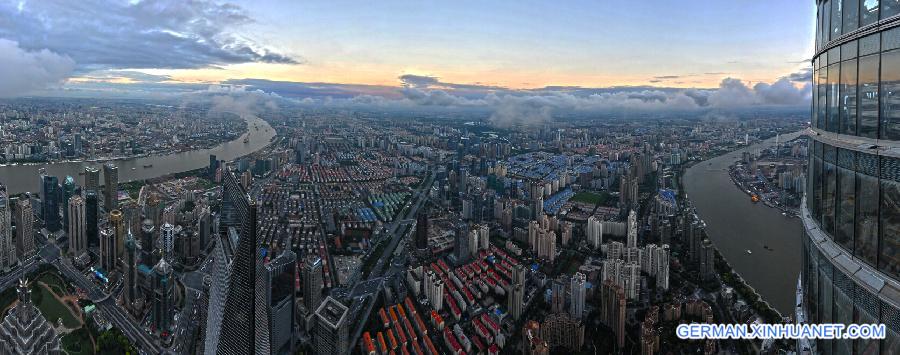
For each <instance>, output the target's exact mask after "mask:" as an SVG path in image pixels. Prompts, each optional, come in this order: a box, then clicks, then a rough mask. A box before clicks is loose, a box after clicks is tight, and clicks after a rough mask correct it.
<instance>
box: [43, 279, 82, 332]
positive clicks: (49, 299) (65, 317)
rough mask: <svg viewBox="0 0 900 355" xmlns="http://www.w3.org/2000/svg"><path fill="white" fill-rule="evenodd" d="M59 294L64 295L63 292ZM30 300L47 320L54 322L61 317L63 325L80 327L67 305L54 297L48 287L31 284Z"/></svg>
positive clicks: (70, 327) (72, 327) (73, 327)
mask: <svg viewBox="0 0 900 355" xmlns="http://www.w3.org/2000/svg"><path fill="white" fill-rule="evenodd" d="M61 296H65V293H63V294H62V295H61ZM31 301H32V302H34V305H35V306H37V308H38V309H39V310H41V314H43V315H44V318H46V319H47V321H48V322H51V323H53V324H56V320H57V319H62V323H63V326H65V327H66V328H69V329H75V328H79V327H81V322H80V321H79V320H78V319H77V318H75V315H73V314H72V310H71V309H70V308H69V306H66V305H65V304H63V302H61V301H60V300H59V299H57V298H56V297H54V293H53V292H52V291H50V288H48V287H45V286H44V285H41V284H38V283H37V282H35V283H32V284H31Z"/></svg>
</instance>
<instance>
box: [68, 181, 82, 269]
mask: <svg viewBox="0 0 900 355" xmlns="http://www.w3.org/2000/svg"><path fill="white" fill-rule="evenodd" d="M67 207H68V208H67V211H66V216H67V218H66V219H67V220H68V221H69V229H68V231H67V232H66V233H67V234H68V236H69V255H71V256H72V258H73V259H74V258H78V257H80V256H81V255H83V254H84V253H86V252H87V232H86V231H85V221H86V219H85V210H84V199H83V198H81V196H73V197H72V198H71V199H69V205H68V206H67Z"/></svg>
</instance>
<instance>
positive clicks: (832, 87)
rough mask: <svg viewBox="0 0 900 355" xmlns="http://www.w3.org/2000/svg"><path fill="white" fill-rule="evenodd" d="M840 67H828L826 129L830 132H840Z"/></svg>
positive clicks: (836, 65)
mask: <svg viewBox="0 0 900 355" xmlns="http://www.w3.org/2000/svg"><path fill="white" fill-rule="evenodd" d="M840 72H841V70H840V66H839V65H838V64H832V65H829V66H828V89H827V93H826V94H827V95H828V98H827V100H828V122H826V123H825V125H826V126H825V129H826V130H827V131H829V132H837V131H838V115H839V114H840V101H841V100H840V97H839V96H838V94H839V93H838V84H839V82H838V78H839V75H840Z"/></svg>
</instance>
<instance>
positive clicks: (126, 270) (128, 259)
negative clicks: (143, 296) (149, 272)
mask: <svg viewBox="0 0 900 355" xmlns="http://www.w3.org/2000/svg"><path fill="white" fill-rule="evenodd" d="M137 258H138V255H137V242H136V241H135V240H134V236H133V235H132V234H131V231H130V230H129V231H128V235H126V236H125V259H124V260H123V265H122V274H123V276H124V278H125V281H124V285H125V286H124V287H125V289H124V290H123V291H122V297H123V301H124V303H125V307H126V309H133V308H132V307H133V305H134V301H135V300H136V299H137V290H136V288H137V286H136V281H137Z"/></svg>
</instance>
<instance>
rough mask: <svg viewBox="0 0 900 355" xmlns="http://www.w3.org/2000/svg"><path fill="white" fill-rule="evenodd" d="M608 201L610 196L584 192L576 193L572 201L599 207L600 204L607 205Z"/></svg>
mask: <svg viewBox="0 0 900 355" xmlns="http://www.w3.org/2000/svg"><path fill="white" fill-rule="evenodd" d="M607 199H609V195H608V194H606V193H604V194H602V195H601V194H595V193H593V192H586V191H582V192H579V193H576V194H575V196H572V198H571V199H570V201H573V202H583V203H590V204H593V205H599V204H603V203H606V200H607Z"/></svg>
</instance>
